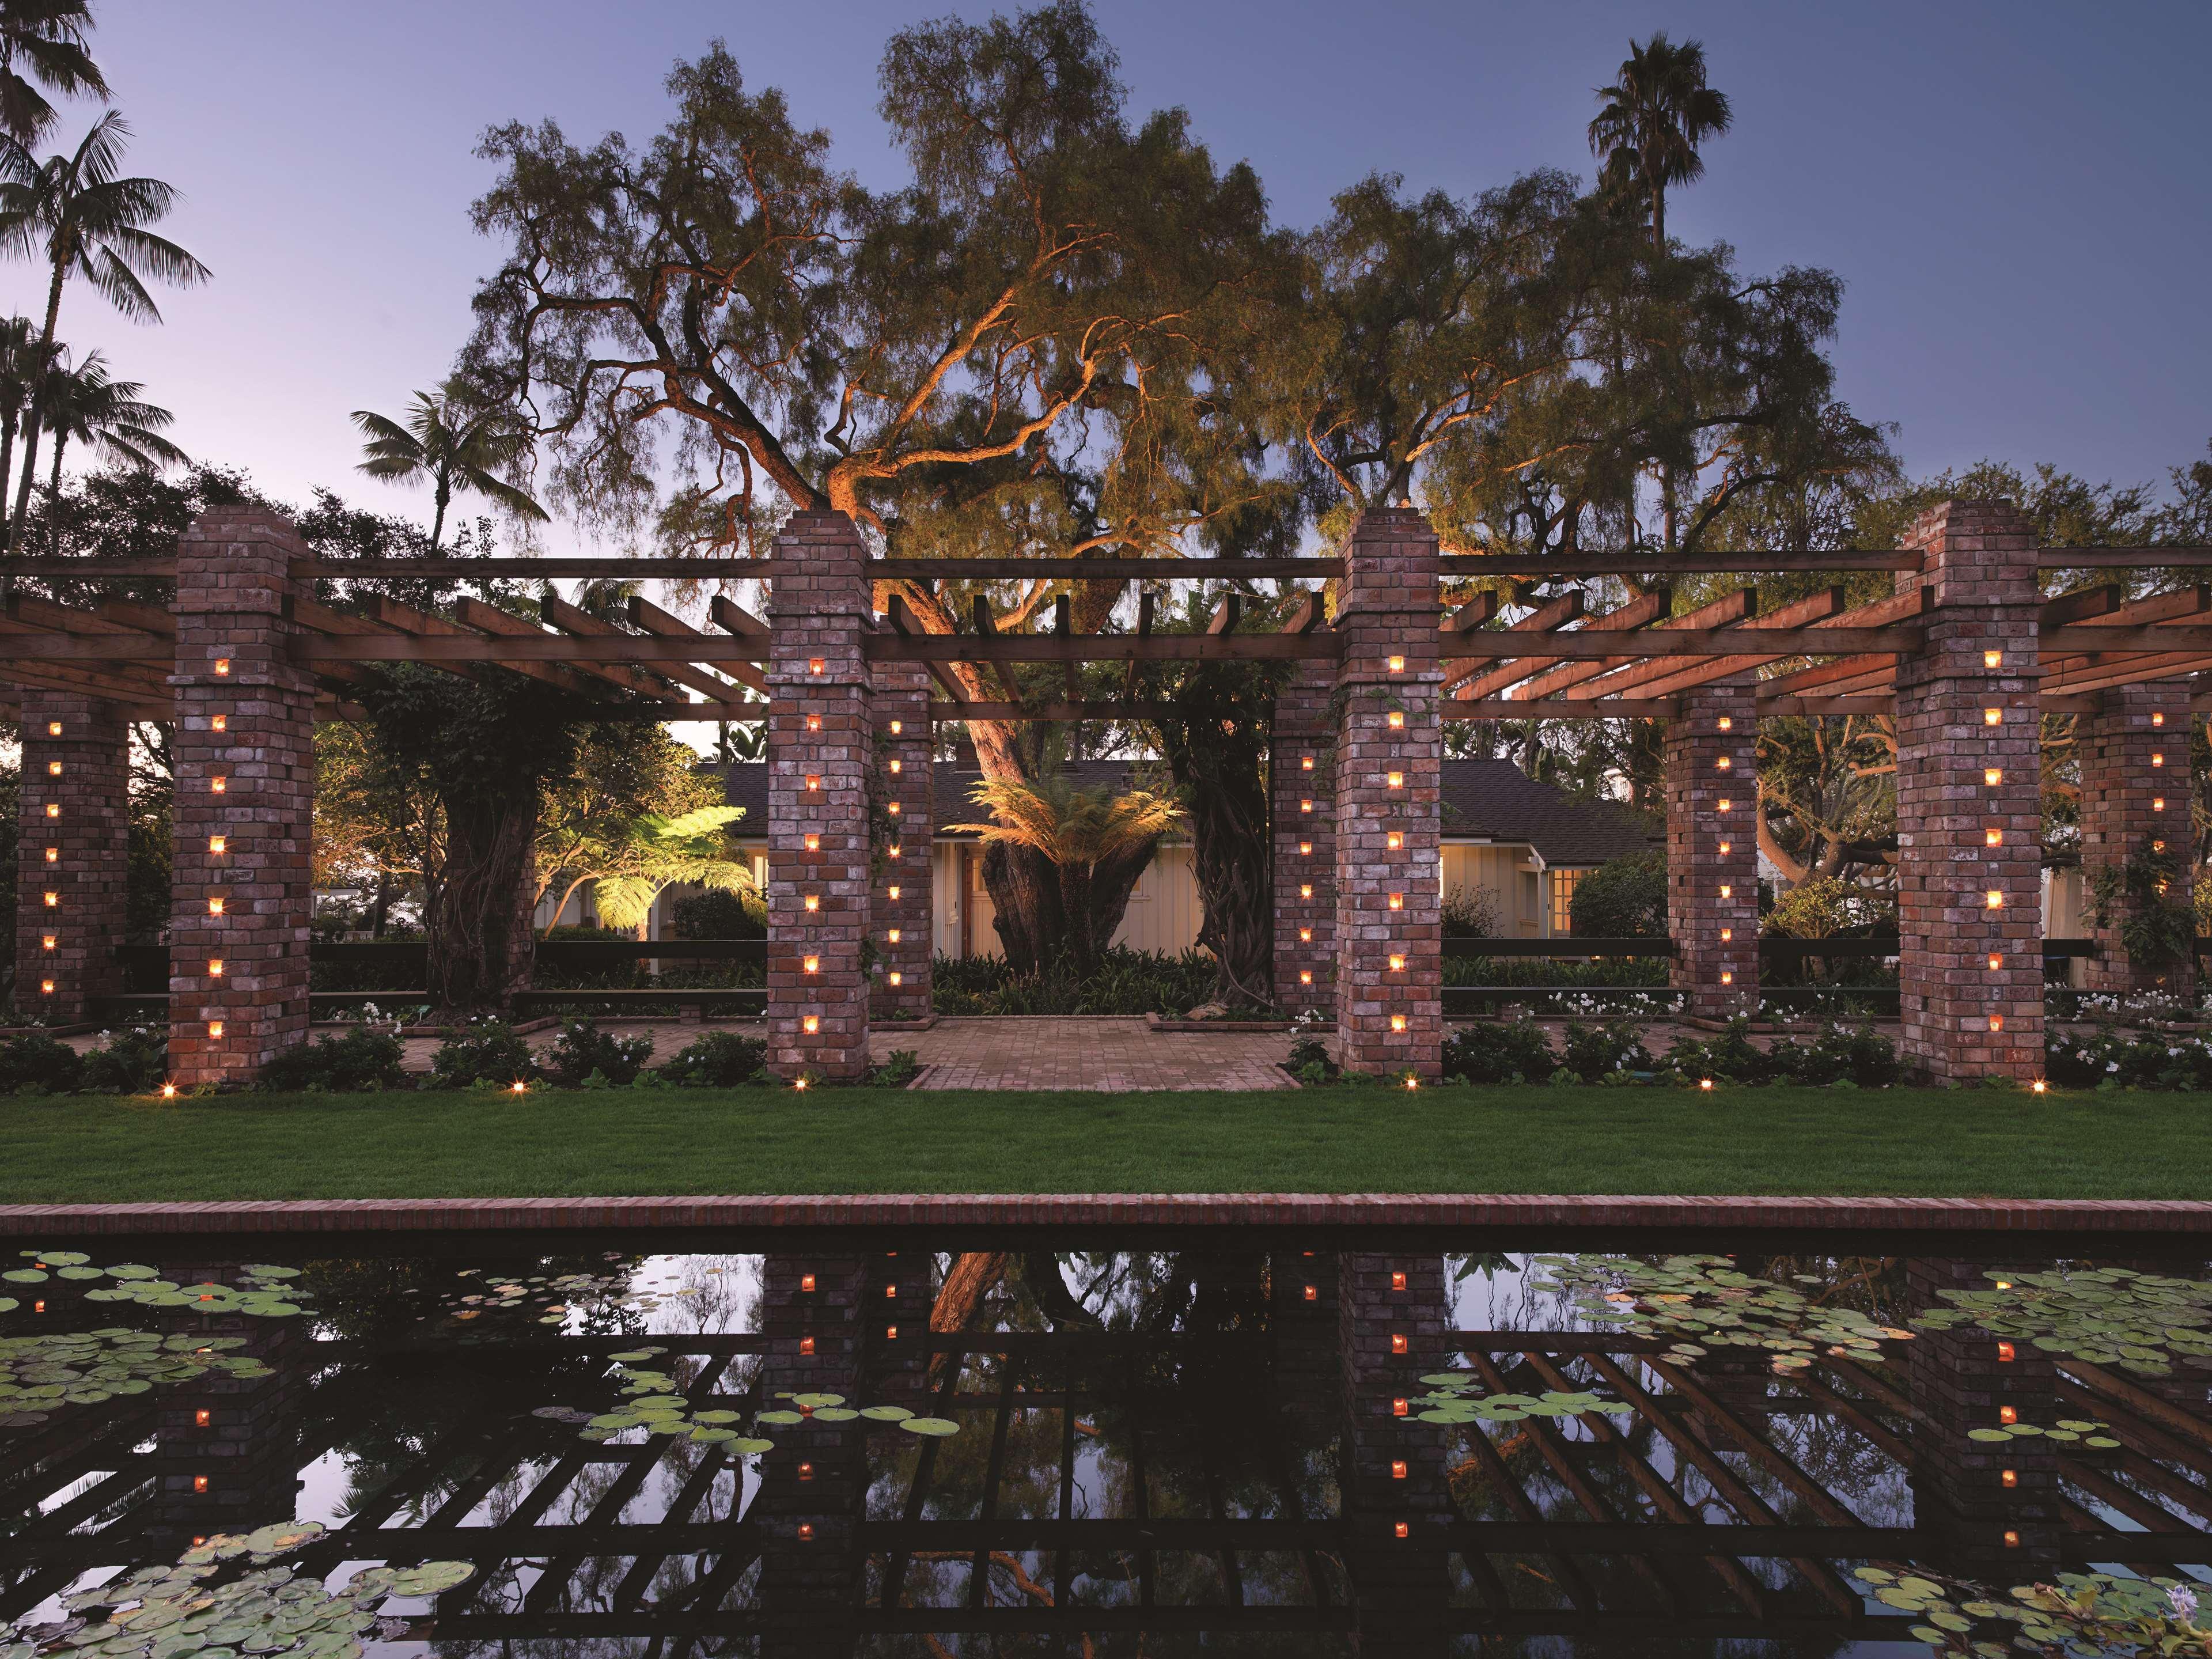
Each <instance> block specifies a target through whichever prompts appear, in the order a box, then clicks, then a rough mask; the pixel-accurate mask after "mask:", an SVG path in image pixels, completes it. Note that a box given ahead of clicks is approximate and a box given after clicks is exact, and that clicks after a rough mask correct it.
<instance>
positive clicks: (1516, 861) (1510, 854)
mask: <svg viewBox="0 0 2212 1659" xmlns="http://www.w3.org/2000/svg"><path fill="white" fill-rule="evenodd" d="M1534 863H1535V861H1534V859H1532V858H1531V857H1530V856H1529V852H1528V848H1526V847H1486V846H1481V845H1471V844H1469V843H1468V842H1449V841H1448V842H1445V843H1444V845H1443V892H1444V896H1445V897H1447V898H1449V897H1450V896H1451V893H1452V890H1453V889H1455V888H1463V889H1465V890H1467V891H1468V892H1469V893H1472V894H1480V893H1482V892H1484V891H1486V890H1487V892H1488V893H1489V894H1490V896H1491V899H1490V905H1491V909H1492V911H1493V912H1494V913H1495V914H1496V915H1497V917H1498V937H1499V938H1501V939H1547V938H1549V937H1550V930H1549V928H1548V927H1547V918H1546V906H1545V891H1546V889H1545V882H1544V877H1543V875H1542V873H1541V872H1539V871H1537V870H1536V869H1535V867H1534Z"/></svg>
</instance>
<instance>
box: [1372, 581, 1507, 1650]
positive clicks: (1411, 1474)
mask: <svg viewBox="0 0 2212 1659" xmlns="http://www.w3.org/2000/svg"><path fill="white" fill-rule="evenodd" d="M1430 631H1431V633H1433V632H1435V624H1434V623H1431V624H1430ZM1449 1305H1450V1304H1449V1298H1448V1297H1447V1296H1446V1295H1445V1292H1444V1283H1443V1258H1442V1257H1441V1256H1438V1255H1436V1254H1435V1253H1434V1252H1430V1253H1429V1254H1426V1255H1419V1254H1414V1253H1410V1252H1409V1253H1404V1254H1400V1255H1374V1254H1368V1253H1364V1252H1352V1251H1346V1253H1345V1254H1344V1255H1342V1256H1340V1258H1339V1259H1338V1282H1337V1312H1338V1319H1339V1336H1338V1349H1337V1352H1338V1353H1339V1356H1340V1360H1341V1363H1342V1366H1343V1379H1344V1383H1343V1386H1344V1425H1345V1431H1344V1440H1343V1447H1344V1452H1343V1458H1344V1465H1343V1468H1341V1470H1340V1474H1339V1487H1340V1492H1342V1495H1343V1504H1344V1523H1345V1565H1346V1567H1347V1568H1348V1569H1349V1570H1350V1571H1351V1575H1352V1594H1353V1596H1354V1598H1355V1599H1356V1601H1358V1607H1359V1628H1360V1636H1361V1643H1362V1647H1361V1650H1362V1651H1363V1652H1379V1653H1388V1654H1391V1655H1394V1656H1395V1655H1424V1654H1433V1655H1435V1656H1437V1659H1442V1656H1443V1654H1444V1652H1445V1650H1446V1638H1445V1635H1444V1631H1443V1611H1444V1601H1445V1574H1444V1556H1445V1550H1446V1545H1447V1543H1448V1541H1449V1536H1450V1532H1449V1528H1450V1527H1451V1524H1452V1522H1454V1521H1455V1520H1456V1519H1457V1515H1456V1511H1455V1506H1454V1504H1453V1503H1452V1497H1451V1492H1450V1486H1449V1477H1448V1474H1447V1471H1446V1469H1445V1466H1444V1462H1445V1460H1444V1431H1443V1429H1442V1428H1440V1427H1438V1426H1437V1425H1435V1424H1432V1423H1423V1422H1421V1421H1419V1419H1418V1417H1417V1415H1416V1414H1417V1413H1419V1412H1420V1411H1422V1410H1423V1409H1425V1407H1422V1406H1420V1405H1419V1404H1417V1403H1416V1402H1415V1396H1417V1395H1423V1394H1425V1393H1427V1392H1428V1389H1427V1387H1426V1385H1425V1384H1424V1383H1422V1382H1421V1381H1420V1378H1421V1377H1422V1376H1423V1375H1425V1373H1427V1372H1430V1371H1436V1370H1443V1369H1445V1368H1446V1367H1447V1366H1448V1365H1449V1362H1450V1358H1451V1354H1450V1351H1449V1335H1448V1333H1449V1331H1450V1329H1451V1320H1450V1317H1449ZM1399 1401H1404V1402H1405V1405H1404V1407H1403V1414H1402V1415H1401V1408H1400V1407H1399V1404H1398V1402H1399ZM1476 1432H1478V1433H1480V1429H1478V1430H1477V1431H1476ZM1401 1527H1403V1528H1405V1532H1404V1534H1403V1535H1402V1536H1401V1534H1400V1532H1399V1528H1401Z"/></svg>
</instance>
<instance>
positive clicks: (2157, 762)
mask: <svg viewBox="0 0 2212 1659" xmlns="http://www.w3.org/2000/svg"><path fill="white" fill-rule="evenodd" d="M2150 763H2151V764H2152V765H2153V766H2163V765H2165V764H2166V757H2165V756H2163V755H2153V756H2152V757H2150Z"/></svg>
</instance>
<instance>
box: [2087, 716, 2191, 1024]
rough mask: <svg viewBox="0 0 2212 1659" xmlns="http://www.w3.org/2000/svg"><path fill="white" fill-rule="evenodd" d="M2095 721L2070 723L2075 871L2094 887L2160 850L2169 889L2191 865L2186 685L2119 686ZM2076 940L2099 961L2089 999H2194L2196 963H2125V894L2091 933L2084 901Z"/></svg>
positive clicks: (2092, 965)
mask: <svg viewBox="0 0 2212 1659" xmlns="http://www.w3.org/2000/svg"><path fill="white" fill-rule="evenodd" d="M2104 700H2105V706H2104V708H2103V710H2102V711H2101V712H2100V713H2098V714H2082V715H2080V716H2078V717H2077V718H2076V719H2075V723H2074V752H2075V755H2076V756H2077V757H2079V759H2080V761H2081V868H2082V872H2083V875H2084V878H2085V879H2087V880H2093V879H2094V878H2095V875H2096V872H2098V871H2099V870H2100V869H2102V868H2106V867H2111V868H2114V869H2118V867H2120V866H2124V865H2125V864H2126V863H2127V861H2128V860H2130V858H2133V857H2135V856H2136V855H2137V854H2142V853H2145V852H2148V851H2150V850H2152V849H2153V848H2163V849H2164V851H2165V852H2166V854H2167V855H2168V856H2170V857H2172V860H2174V869H2175V871H2176V872H2177V873H2176V880H2177V881H2178V882H2179V884H2181V885H2182V886H2183V888H2184V890H2186V886H2187V883H2186V878H2185V877H2183V876H2181V875H2180V874H2179V872H2183V871H2185V870H2187V869H2188V868H2189V866H2190V865H2191V862H2192V859H2191V854H2192V850H2193V841H2194V833H2193V831H2192V830H2191V826H2190V803H2191V801H2193V800H2194V799H2196V796H2197V791H2196V787H2195V785H2196V780H2195V778H2194V776H2193V775H2192V772H2191V758H2190V749H2191V744H2190V727H2191V719H2192V717H2191V714H2190V712H2189V685H2188V683H2187V682H2186V681H2182V680H2166V681H2163V682H2160V683H2159V684H2153V685H2116V686H2113V687H2112V688H2111V689H2110V690H2106V692H2105V693H2104ZM2083 899H2084V909H2085V911H2086V912H2087V914H2086V915H2084V917H2083V921H2082V931H2083V932H2085V933H2087V934H2088V935H2089V937H2091V938H2092V939H2095V940H2096V942H2097V948H2098V951H2099V954H2098V955H2097V956H2096V957H2093V958H2091V959H2090V961H2089V962H2088V963H2087V964H2085V965H2086V967H2087V975H2086V977H2085V983H2086V984H2087V987H2088V988H2089V989H2091V990H2093V991H2106V992H2129V991H2147V990H2161V991H2165V992H2166V993H2168V994H2172V995H2177V996H2184V997H2188V996H2194V995H2195V994H2196V988H2197V963H2196V958H2195V957H2185V958H2184V959H2183V960H2181V961H2179V962H2173V963H2136V962H2135V961H2134V960H2133V959H2132V958H2131V957H2130V956H2129V954H2128V945H2127V940H2126V939H2124V938H2123V937H2122V935H2121V931H2120V929H2121V924H2122V923H2123V922H2124V921H2126V920H2127V916H2128V913H2129V908H2130V907H2129V904H2128V901H2127V899H2126V896H2124V895H2122V896H2120V897H2119V898H2118V899H2116V900H2115V901H2114V902H2113V904H2112V910H2111V912H2110V920H2109V921H2108V922H2107V924H2106V926H2105V927H2098V926H2097V925H2096V916H2095V909H2096V903H2095V899H2094V896H2093V894H2091V893H2085V894H2084V895H2083Z"/></svg>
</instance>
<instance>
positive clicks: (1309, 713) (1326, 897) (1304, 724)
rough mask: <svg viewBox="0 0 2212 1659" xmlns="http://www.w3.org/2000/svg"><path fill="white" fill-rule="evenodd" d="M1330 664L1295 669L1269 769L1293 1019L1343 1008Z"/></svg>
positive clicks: (1278, 908)
mask: <svg viewBox="0 0 2212 1659" xmlns="http://www.w3.org/2000/svg"><path fill="white" fill-rule="evenodd" d="M1335 690H1336V674H1335V671H1334V669H1333V668H1332V666H1331V665H1329V664H1328V663H1325V662H1316V661H1310V660H1309V661H1302V662H1298V663H1296V664H1294V665H1292V672H1291V677H1290V679H1289V680H1288V682H1287V683H1285V685H1284V687H1283V689H1282V690H1280V691H1279V692H1277V693H1276V694H1275V722H1274V734H1273V744H1271V746H1270V750H1269V756H1268V768H1269V771H1270V774H1271V776H1272V778H1273V790H1274V815H1275V864H1274V871H1273V875H1274V882H1275V1006H1277V1007H1278V1008H1281V1009H1285V1010H1286V1011H1287V1012H1291V1013H1299V1012H1304V1010H1306V1009H1308V1008H1318V1009H1320V1010H1321V1011H1322V1012H1323V1013H1324V1014H1326V1013H1329V1012H1333V1010H1334V1004H1335V982H1336V974H1335V964H1336V803H1335V800H1334V798H1333V797H1332V795H1331V793H1330V790H1329V785H1330V782H1331V780H1332V778H1333V776H1334V768H1333V767H1332V765H1331V764H1330V761H1329V754H1328V751H1329V747H1330V742H1331V738H1333V736H1334V733H1332V732H1330V731H1329V729H1328V724H1329V721H1328V705H1329V699H1330V697H1331V696H1333V695H1334V692H1335Z"/></svg>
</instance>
